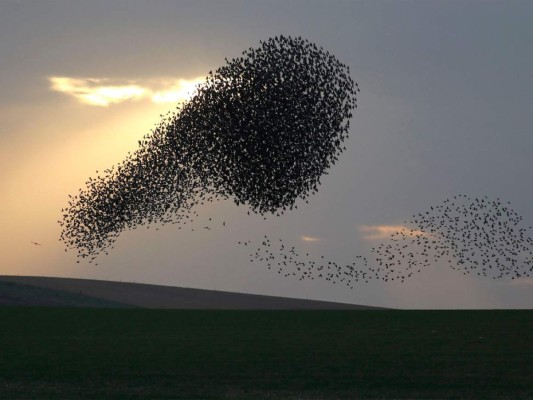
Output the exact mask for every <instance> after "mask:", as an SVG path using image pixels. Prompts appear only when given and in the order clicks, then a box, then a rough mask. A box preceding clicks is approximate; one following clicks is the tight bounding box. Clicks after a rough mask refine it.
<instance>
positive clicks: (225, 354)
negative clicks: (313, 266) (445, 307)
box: [0, 307, 533, 399]
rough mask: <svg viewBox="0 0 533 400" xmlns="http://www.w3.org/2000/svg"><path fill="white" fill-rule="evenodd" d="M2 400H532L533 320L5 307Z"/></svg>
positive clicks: (0, 310)
mask: <svg viewBox="0 0 533 400" xmlns="http://www.w3.org/2000/svg"><path fill="white" fill-rule="evenodd" d="M0 321H1V329H0V343H1V351H0V399H267V398H268V399H341V398H342V399H358V398H379V399H385V398H386V399H400V398H401V399H407V398H409V399H443V398H449V399H481V398H485V399H530V398H533V383H532V382H533V348H532V344H531V339H532V336H531V332H533V312H531V311H362V310H350V311H348V310H347V311H214V310H205V311H199V310H145V309H90V308H76V309H75V308H43V307H35V308H34V307H0Z"/></svg>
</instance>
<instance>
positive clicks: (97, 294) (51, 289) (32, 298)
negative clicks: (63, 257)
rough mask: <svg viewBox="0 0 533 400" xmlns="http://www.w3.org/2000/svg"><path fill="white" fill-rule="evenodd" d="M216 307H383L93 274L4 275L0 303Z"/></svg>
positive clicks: (68, 305) (256, 308)
mask: <svg viewBox="0 0 533 400" xmlns="http://www.w3.org/2000/svg"><path fill="white" fill-rule="evenodd" d="M2 304H4V305H32V306H67V307H142V308H169V309H217V310H349V309H355V310H357V309H359V310H362V309H379V308H378V307H369V306H360V305H356V304H346V303H334V302H326V301H316V300H304V299H293V298H287V297H275V296H264V295H255V294H245V293H234V292H223V291H216V290H203V289H190V288H181V287H173V286H160V285H148V284H140V283H130V282H113V281H99V280H91V279H73V278H52V277H37V276H6V275H3V276H0V305H2Z"/></svg>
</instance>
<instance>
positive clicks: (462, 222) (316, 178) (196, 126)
mask: <svg viewBox="0 0 533 400" xmlns="http://www.w3.org/2000/svg"><path fill="white" fill-rule="evenodd" d="M359 91H360V89H359V87H358V84H357V83H355V82H354V81H353V80H352V79H351V77H350V74H349V68H348V67H347V66H346V65H344V64H342V63H341V62H340V61H338V60H337V59H336V58H335V57H334V56H333V55H332V54H330V53H329V52H327V51H325V50H324V49H322V48H321V47H317V46H316V45H315V44H313V43H311V42H309V41H308V40H305V39H302V38H300V37H297V38H291V37H284V36H279V37H274V38H271V39H269V40H267V41H264V42H261V43H260V46H259V47H258V48H255V49H254V48H250V49H248V50H245V51H243V53H242V56H241V57H238V58H235V59H232V60H227V59H226V64H225V65H224V66H222V67H220V68H218V69H217V70H216V71H215V72H212V71H210V72H209V74H208V76H207V78H206V80H205V82H204V83H203V84H202V85H199V86H198V87H197V88H196V92H195V93H194V95H193V97H192V98H191V99H190V100H189V101H187V102H185V103H184V104H182V105H181V107H179V108H178V110H177V111H176V112H175V113H168V114H166V115H164V116H163V115H162V116H161V117H162V120H161V122H160V123H159V125H158V126H157V127H156V128H155V129H154V130H152V132H151V134H149V135H147V136H145V137H144V138H143V140H140V141H139V148H138V150H136V151H135V152H134V153H133V154H131V153H129V154H128V156H127V157H126V159H125V160H124V161H123V162H121V163H120V164H118V165H117V166H116V167H112V168H110V169H107V170H105V171H104V172H103V173H102V174H101V175H97V176H96V177H95V178H90V179H89V181H87V182H86V187H85V188H82V189H80V191H79V193H78V195H76V196H69V197H70V201H69V204H68V206H67V207H66V208H65V209H63V210H62V213H63V218H62V220H60V221H59V223H60V225H61V227H62V232H61V237H60V239H61V240H62V241H63V242H64V243H65V244H66V247H67V249H68V248H74V249H76V250H77V252H78V257H79V258H81V259H84V258H88V259H89V261H90V262H92V261H94V260H95V259H96V257H97V256H98V255H99V254H101V253H102V252H104V253H106V254H107V252H108V251H109V249H110V248H112V247H113V243H114V242H115V241H116V239H117V238H118V236H119V235H120V234H121V232H123V231H125V230H127V229H135V228H137V227H138V226H141V225H146V226H150V225H151V224H154V223H156V224H168V223H171V224H176V225H178V227H179V229H181V228H182V227H183V226H184V225H185V224H187V223H189V222H191V221H194V220H195V219H196V218H197V217H198V212H197V211H196V209H195V206H198V205H201V204H204V203H206V202H213V201H215V200H220V199H232V200H233V201H234V202H235V204H237V205H238V206H240V205H246V206H248V207H249V209H250V211H251V212H253V213H257V214H260V215H262V216H265V215H266V214H272V215H275V216H281V215H282V214H283V213H284V212H285V211H286V210H290V209H292V208H296V201H297V200H298V199H302V200H305V201H306V199H307V198H308V197H309V196H310V195H312V194H314V193H316V192H317V190H318V186H319V185H320V178H321V176H322V175H323V174H326V173H327V170H328V169H329V168H330V167H331V166H332V165H333V164H335V162H336V161H337V160H338V157H339V155H340V154H341V153H342V151H343V150H345V147H344V143H343V142H344V141H345V140H346V139H347V137H348V133H349V128H350V118H351V117H352V112H353V110H354V109H355V108H357V97H356V96H357V93H358V92H359ZM97 173H98V171H97ZM250 211H248V213H250ZM521 222H522V218H521V217H520V216H519V215H518V214H517V213H515V212H514V211H513V210H512V209H510V207H509V205H508V204H504V203H502V202H501V201H500V200H499V199H496V200H490V199H489V198H487V197H482V198H470V197H468V196H465V195H458V196H454V197H453V198H450V199H446V200H445V201H444V202H443V203H442V204H439V205H436V206H432V207H430V209H429V210H427V211H425V212H423V213H419V214H417V215H414V216H413V219H412V220H410V221H405V225H404V226H403V227H402V228H401V229H399V230H398V231H397V232H396V233H394V234H392V235H391V237H390V238H389V239H388V240H386V241H384V242H382V243H380V244H379V245H377V246H376V247H374V248H372V251H371V253H372V255H369V256H360V255H358V256H355V258H354V259H355V261H354V262H352V263H348V264H343V263H339V262H336V261H334V260H327V259H326V258H325V257H324V256H318V257H313V256H312V255H309V253H305V254H303V253H302V254H300V253H299V252H298V251H297V249H296V248H295V247H294V246H290V245H288V244H287V243H286V242H285V241H284V240H282V239H277V240H272V239H271V238H269V237H268V236H265V237H264V238H263V240H262V241H261V242H260V243H256V244H252V243H251V242H250V241H243V242H239V243H240V244H242V245H244V246H249V247H250V248H252V247H257V249H256V250H254V251H253V252H252V253H251V254H250V256H251V261H252V262H261V263H263V264H264V265H265V266H266V267H267V268H268V269H269V270H272V271H274V272H276V273H277V274H280V275H283V276H285V277H293V278H297V279H299V280H306V279H310V280H314V279H322V280H325V281H329V282H331V283H333V284H344V285H346V286H348V287H350V288H353V287H354V285H355V284H357V283H358V282H369V281H370V280H373V279H380V280H383V281H385V282H388V281H401V282H405V281H406V280H407V279H409V278H410V277H412V276H413V275H414V274H416V273H419V272H421V271H422V270H423V269H425V268H427V267H429V266H430V265H432V264H434V263H435V262H437V261H438V260H439V259H441V258H447V260H448V263H449V265H450V267H452V268H455V269H460V270H461V271H462V272H463V273H465V274H468V273H475V274H477V275H480V276H486V277H491V278H493V279H501V278H505V277H510V278H513V279H514V278H520V277H529V276H530V274H531V272H532V270H533V239H532V238H531V236H529V235H528V233H527V229H525V228H521V227H520V223H521ZM223 225H225V222H224V223H223ZM204 229H210V227H209V226H206V227H204ZM34 244H35V245H40V243H36V242H35V243H34ZM67 249H65V251H67Z"/></svg>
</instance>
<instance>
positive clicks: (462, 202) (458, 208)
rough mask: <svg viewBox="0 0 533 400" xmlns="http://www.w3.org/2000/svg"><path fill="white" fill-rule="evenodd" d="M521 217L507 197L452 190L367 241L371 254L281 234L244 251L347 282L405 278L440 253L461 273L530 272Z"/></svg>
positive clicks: (299, 273) (271, 263) (530, 246)
mask: <svg viewBox="0 0 533 400" xmlns="http://www.w3.org/2000/svg"><path fill="white" fill-rule="evenodd" d="M522 222H523V221H522V217H521V216H520V215H518V214H517V213H516V212H515V211H514V210H512V209H511V208H510V205H509V203H502V202H501V201H500V200H499V199H494V200H491V199H489V198H488V197H486V196H484V197H480V198H471V197H469V196H466V195H457V196H453V197H452V198H449V199H446V200H444V201H443V202H442V204H439V205H436V206H431V207H430V208H429V209H428V210H427V211H424V212H422V213H418V214H416V215H413V218H412V219H411V220H409V221H405V222H404V223H405V225H404V226H402V227H399V229H398V231H397V232H394V233H393V234H391V236H390V238H388V239H387V240H385V241H383V242H382V243H380V244H378V245H377V246H375V247H373V248H372V249H371V253H372V255H371V256H369V257H365V256H361V255H359V256H356V257H355V261H354V262H352V263H349V264H344V263H338V262H335V261H332V260H328V259H326V258H325V257H324V256H319V257H316V256H313V255H310V254H309V253H305V254H301V253H299V252H298V251H297V250H296V249H295V247H294V246H290V245H287V244H286V242H285V241H284V240H282V239H278V240H277V241H274V240H271V239H270V238H269V237H268V236H265V237H264V239H263V240H262V242H261V243H259V245H258V246H257V249H256V250H254V251H253V252H252V253H251V254H250V256H251V260H250V261H252V262H254V261H256V262H261V263H263V264H264V265H266V266H267V268H268V269H269V270H273V271H274V272H276V273H278V274H280V275H281V276H283V277H293V278H297V279H299V280H305V279H310V280H314V279H323V280H326V281H329V282H331V283H333V284H345V285H346V286H348V287H350V288H353V287H354V284H355V283H357V282H366V283H368V282H369V281H370V280H373V279H377V280H382V281H385V282H389V281H390V282H392V281H397V282H405V281H406V280H407V279H409V278H411V277H412V276H413V275H414V274H416V273H419V272H421V271H422V270H423V269H424V268H427V267H429V266H431V265H434V264H435V263H436V262H437V261H439V260H440V259H441V258H444V259H445V260H446V261H447V263H448V265H449V266H450V267H451V268H453V269H456V270H460V271H462V272H463V273H464V274H465V275H466V274H476V275H478V276H484V277H490V278H492V279H502V278H511V279H516V278H521V277H530V276H531V275H532V272H533V238H532V237H531V236H530V234H531V227H529V228H525V227H522V226H521V223H522ZM241 244H245V245H246V246H248V245H249V246H250V247H254V248H255V246H256V244H253V245H252V243H251V242H241Z"/></svg>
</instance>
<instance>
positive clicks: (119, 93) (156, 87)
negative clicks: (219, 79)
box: [48, 76, 204, 107]
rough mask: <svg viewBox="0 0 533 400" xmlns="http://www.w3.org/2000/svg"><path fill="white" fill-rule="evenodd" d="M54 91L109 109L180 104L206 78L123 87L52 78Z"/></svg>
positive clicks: (99, 80)
mask: <svg viewBox="0 0 533 400" xmlns="http://www.w3.org/2000/svg"><path fill="white" fill-rule="evenodd" d="M48 80H49V82H50V89H51V90H54V91H56V92H60V93H64V94H66V95H69V96H72V97H74V98H75V99H77V100H78V101H79V102H81V103H83V104H86V105H90V106H100V107H108V106H110V105H112V104H118V103H122V102H124V101H128V100H141V99H149V100H150V101H152V102H153V103H176V102H180V101H184V100H187V99H188V98H190V97H191V96H192V95H193V93H194V90H195V88H196V86H197V85H198V84H200V83H202V82H204V78H199V77H197V78H193V79H171V80H168V79H167V80H150V81H149V83H147V84H142V83H140V82H136V81H129V82H127V83H121V82H119V81H117V80H111V79H109V78H72V77H66V76H52V77H49V78H48Z"/></svg>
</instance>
